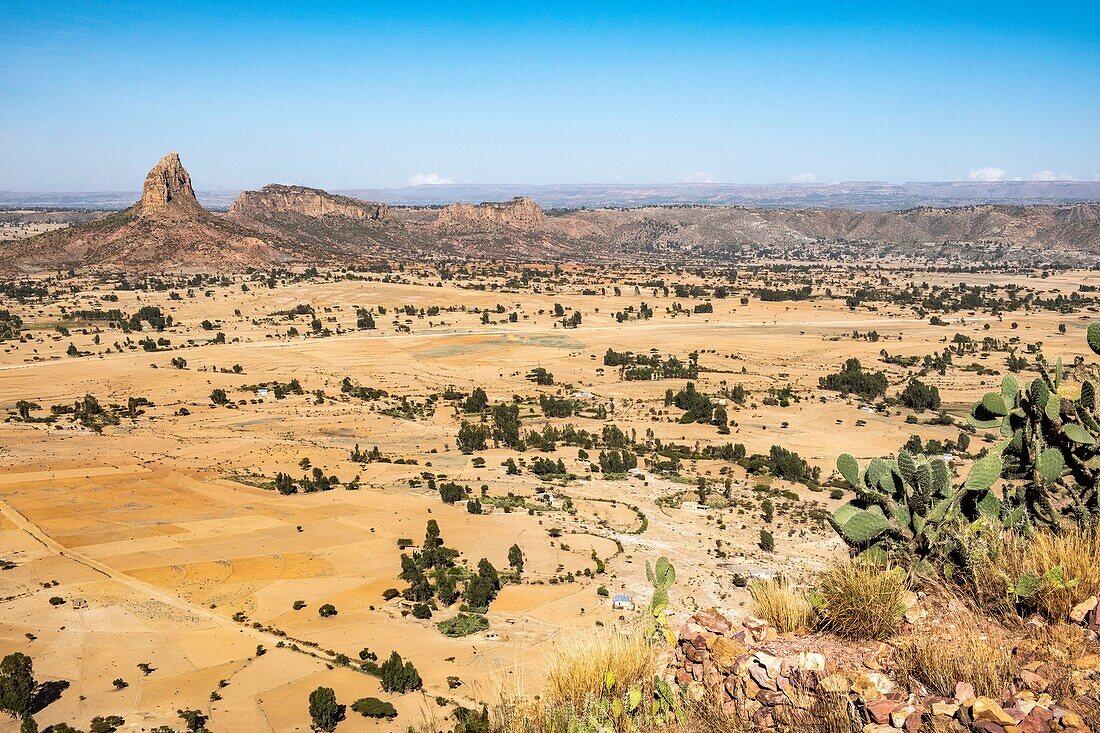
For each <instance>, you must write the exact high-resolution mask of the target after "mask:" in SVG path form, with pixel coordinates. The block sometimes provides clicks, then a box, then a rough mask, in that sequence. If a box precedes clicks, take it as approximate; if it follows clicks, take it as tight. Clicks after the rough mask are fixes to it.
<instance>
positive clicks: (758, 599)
mask: <svg viewBox="0 0 1100 733" xmlns="http://www.w3.org/2000/svg"><path fill="white" fill-rule="evenodd" d="M749 595H751V596H752V612H753V615H755V616H758V617H760V618H762V619H764V620H765V621H767V622H768V623H769V624H771V626H772V627H774V628H775V630H776V631H778V632H779V633H781V634H788V633H791V632H795V631H801V630H805V629H809V628H811V627H812V626H813V625H814V624H815V623H816V622H817V614H815V613H814V609H813V607H812V606H810V602H809V601H808V600H807V599H806V595H805V594H804V593H801V592H799V591H797V590H795V589H794V588H793V587H792V586H791V583H790V581H788V580H787V579H786V578H781V579H769V580H754V581H753V582H751V583H749Z"/></svg>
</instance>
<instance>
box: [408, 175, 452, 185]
mask: <svg viewBox="0 0 1100 733" xmlns="http://www.w3.org/2000/svg"><path fill="white" fill-rule="evenodd" d="M446 183H454V181H452V180H451V179H450V178H444V177H443V176H441V175H439V174H438V173H417V174H416V175H415V176H413V177H412V178H410V179H409V185H410V186H441V185H443V184H446Z"/></svg>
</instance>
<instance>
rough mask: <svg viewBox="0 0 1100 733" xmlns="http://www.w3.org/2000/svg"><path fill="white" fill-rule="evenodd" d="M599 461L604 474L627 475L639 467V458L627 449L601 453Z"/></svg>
mask: <svg viewBox="0 0 1100 733" xmlns="http://www.w3.org/2000/svg"><path fill="white" fill-rule="evenodd" d="M599 461H600V470H601V471H603V472H604V473H626V472H627V471H629V470H631V469H633V468H637V467H638V456H636V455H634V454H633V453H631V452H630V451H629V450H625V449H624V450H607V451H600V458H599Z"/></svg>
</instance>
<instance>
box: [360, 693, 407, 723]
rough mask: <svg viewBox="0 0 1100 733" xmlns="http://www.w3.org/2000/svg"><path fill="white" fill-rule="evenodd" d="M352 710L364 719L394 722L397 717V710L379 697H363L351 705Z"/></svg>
mask: <svg viewBox="0 0 1100 733" xmlns="http://www.w3.org/2000/svg"><path fill="white" fill-rule="evenodd" d="M351 709H352V710H354V711H355V712H357V713H359V714H360V715H362V716H363V717H364V718H385V719H386V720H393V719H394V718H396V717H397V708H395V707H394V706H393V705H392V704H390V703H388V702H385V701H384V700H379V699H378V698H377V697H361V698H359V699H358V700H356V701H355V702H353V703H352V704H351Z"/></svg>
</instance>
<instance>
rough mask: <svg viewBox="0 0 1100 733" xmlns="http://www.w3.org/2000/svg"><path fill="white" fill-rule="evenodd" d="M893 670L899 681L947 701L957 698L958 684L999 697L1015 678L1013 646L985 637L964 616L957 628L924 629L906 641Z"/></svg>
mask: <svg viewBox="0 0 1100 733" xmlns="http://www.w3.org/2000/svg"><path fill="white" fill-rule="evenodd" d="M894 668H895V671H896V673H897V675H898V677H899V678H900V679H908V680H909V681H910V683H912V682H913V681H916V682H920V683H922V684H924V685H925V686H926V687H927V688H928V689H929V690H930V691H932V692H933V693H934V694H936V695H943V696H945V697H950V696H952V695H953V694H955V683H956V682H970V683H971V684H973V685H974V689H975V690H976V691H977V692H978V694H979V695H987V696H990V697H997V696H998V695H999V693H1000V692H1001V691H1002V690H1003V689H1005V688H1006V687H1008V686H1009V684H1010V683H1011V682H1012V678H1013V665H1012V650H1011V645H1010V644H1007V643H1004V641H1003V640H1000V639H995V638H990V636H988V635H986V634H984V633H983V632H982V631H981V629H980V628H979V627H978V626H977V624H976V623H975V621H974V619H972V618H971V617H969V616H968V615H967V614H965V613H964V614H961V621H960V623H959V624H958V625H956V626H955V627H954V628H944V627H940V626H937V627H935V628H932V629H928V628H925V629H922V630H920V631H917V632H915V633H914V634H913V635H912V636H909V637H907V638H905V639H903V640H902V641H901V642H900V643H898V644H897V645H896V646H895V648H894Z"/></svg>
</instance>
